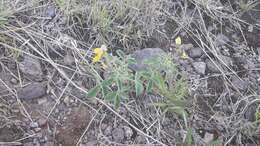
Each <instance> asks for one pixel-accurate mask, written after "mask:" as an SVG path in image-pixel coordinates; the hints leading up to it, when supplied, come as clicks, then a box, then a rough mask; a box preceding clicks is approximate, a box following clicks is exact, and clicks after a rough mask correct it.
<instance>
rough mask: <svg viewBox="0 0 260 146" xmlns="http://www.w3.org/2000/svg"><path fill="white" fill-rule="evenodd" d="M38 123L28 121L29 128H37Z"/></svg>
mask: <svg viewBox="0 0 260 146" xmlns="http://www.w3.org/2000/svg"><path fill="white" fill-rule="evenodd" d="M38 126H39V125H38V123H37V122H31V123H30V127H31V128H37V127H38Z"/></svg>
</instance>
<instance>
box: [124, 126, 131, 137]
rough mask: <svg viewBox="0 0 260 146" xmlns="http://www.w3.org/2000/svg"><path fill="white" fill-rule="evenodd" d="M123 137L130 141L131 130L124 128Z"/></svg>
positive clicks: (127, 127)
mask: <svg viewBox="0 0 260 146" xmlns="http://www.w3.org/2000/svg"><path fill="white" fill-rule="evenodd" d="M124 130H125V137H126V139H127V140H130V139H131V137H132V135H133V130H132V129H131V128H130V127H129V126H124Z"/></svg>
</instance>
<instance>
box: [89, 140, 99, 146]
mask: <svg viewBox="0 0 260 146" xmlns="http://www.w3.org/2000/svg"><path fill="white" fill-rule="evenodd" d="M97 145H98V142H97V141H96V140H93V141H89V142H87V143H86V146H97Z"/></svg>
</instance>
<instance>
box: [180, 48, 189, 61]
mask: <svg viewBox="0 0 260 146" xmlns="http://www.w3.org/2000/svg"><path fill="white" fill-rule="evenodd" d="M181 58H182V59H187V58H189V56H188V55H187V53H186V52H185V51H184V50H183V51H182V54H181Z"/></svg>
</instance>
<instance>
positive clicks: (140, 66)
mask: <svg viewBox="0 0 260 146" xmlns="http://www.w3.org/2000/svg"><path fill="white" fill-rule="evenodd" d="M163 55H166V53H165V52H164V51H163V50H162V49H160V48H145V49H142V50H137V51H135V52H134V53H133V54H132V55H131V56H132V57H133V58H134V59H135V60H136V64H133V65H129V68H130V69H132V70H134V71H140V70H145V68H146V67H147V65H146V64H145V61H146V60H150V59H153V58H156V57H163Z"/></svg>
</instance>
